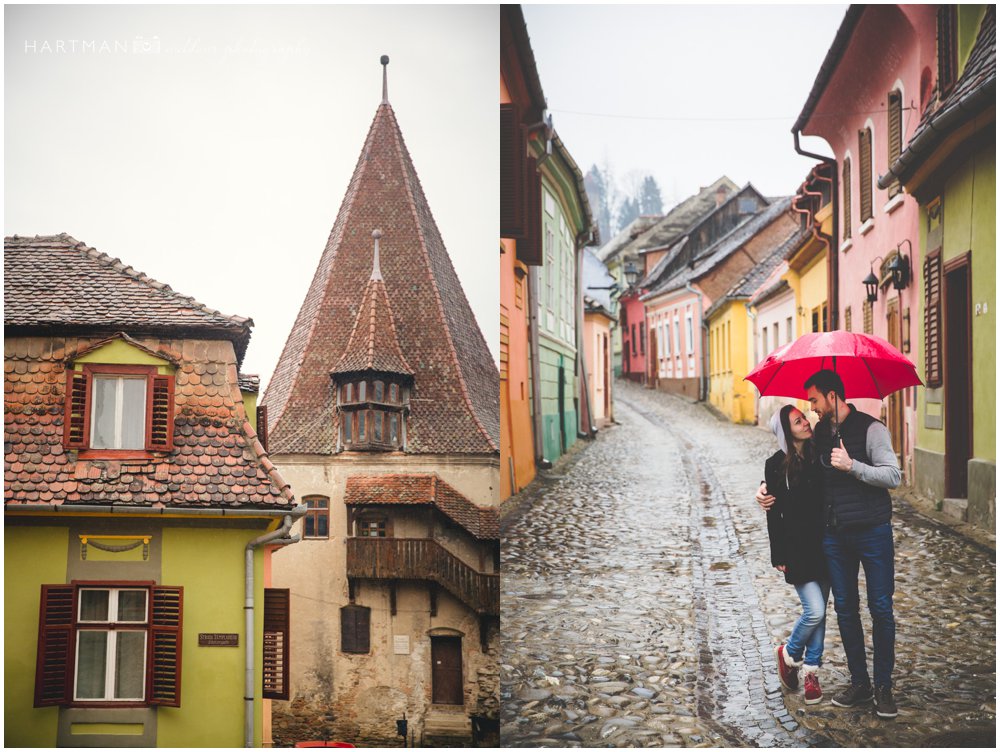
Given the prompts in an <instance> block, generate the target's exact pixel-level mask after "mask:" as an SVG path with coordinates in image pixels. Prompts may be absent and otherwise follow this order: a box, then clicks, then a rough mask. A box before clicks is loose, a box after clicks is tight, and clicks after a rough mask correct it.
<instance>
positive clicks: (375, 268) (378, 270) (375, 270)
mask: <svg viewBox="0 0 1000 752" xmlns="http://www.w3.org/2000/svg"><path fill="white" fill-rule="evenodd" d="M372 237H373V238H375V260H374V262H373V263H372V279H373V280H376V279H382V267H381V266H379V262H378V239H379V238H380V237H382V231H381V230H374V231H372Z"/></svg>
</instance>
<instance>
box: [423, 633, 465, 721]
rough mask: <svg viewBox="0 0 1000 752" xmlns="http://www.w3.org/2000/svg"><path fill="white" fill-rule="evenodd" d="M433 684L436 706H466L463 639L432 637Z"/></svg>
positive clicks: (433, 696) (433, 698)
mask: <svg viewBox="0 0 1000 752" xmlns="http://www.w3.org/2000/svg"><path fill="white" fill-rule="evenodd" d="M431 684H432V687H433V690H432V702H433V703H434V704H435V705H465V695H464V693H463V691H462V684H463V681H462V638H461V637H431Z"/></svg>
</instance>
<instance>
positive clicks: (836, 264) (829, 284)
mask: <svg viewBox="0 0 1000 752" xmlns="http://www.w3.org/2000/svg"><path fill="white" fill-rule="evenodd" d="M799 135H800V131H799V127H798V123H796V127H794V128H792V136H793V137H794V140H795V151H796V152H797V153H798V154H801V155H802V156H803V157H810V158H811V159H818V160H819V161H820V162H823V163H824V164H827V165H829V166H830V173H831V177H830V194H831V195H830V200H831V201H832V202H833V238H832V241H833V242H831V243H830V252H829V253H828V254H827V275H826V299H827V300H828V301H829V302H830V304H829V308H828V309H827V319H828V322H827V323H828V325H829V328H830V330H831V331H833V330H834V329H836V328H837V326H838V323H839V320H840V295H839V290H840V287H839V285H838V284H837V278H838V276H839V275H840V253H839V251H838V249H837V244H838V243H839V242H840V240H839V239H840V185H839V178H840V176H839V175H838V174H837V160H836V159H833V158H831V157H824V156H823V155H822V154H814V153H813V152H809V151H806V150H805V149H803V148H802V147H801V146H800V145H799Z"/></svg>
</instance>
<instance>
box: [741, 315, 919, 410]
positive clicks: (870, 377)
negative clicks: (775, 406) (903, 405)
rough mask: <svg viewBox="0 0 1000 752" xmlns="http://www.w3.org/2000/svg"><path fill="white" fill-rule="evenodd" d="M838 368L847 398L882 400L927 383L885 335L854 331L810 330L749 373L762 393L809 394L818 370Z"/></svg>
mask: <svg viewBox="0 0 1000 752" xmlns="http://www.w3.org/2000/svg"><path fill="white" fill-rule="evenodd" d="M823 369H828V370H830V371H834V372H836V373H837V374H838V375H839V376H840V378H841V379H842V380H843V382H844V393H845V394H844V396H845V398H846V399H858V398H861V397H868V398H872V399H883V398H884V397H886V396H887V395H889V394H892V393H893V392H895V391H897V390H899V389H904V388H906V387H908V386H923V382H922V381H921V380H920V377H919V376H917V368H916V366H914V365H913V363H911V362H910V360H909V359H908V358H907V357H906V356H905V355H903V353H901V352H900V351H899V350H897V349H896V348H895V347H893V346H892V345H890V344H889V343H888V342H886V341H885V340H884V339H882V338H881V337H876V336H874V335H871V334H859V333H856V332H844V331H840V330H837V331H833V332H812V333H810V334H803V335H802V336H801V337H799V338H798V339H797V340H795V341H794V342H790V343H789V344H787V345H783V346H781V347H779V348H778V349H777V350H775V351H774V352H772V353H771V354H770V355H768V356H767V357H766V358H764V360H763V361H761V362H760V364H758V366H757V367H756V368H754V369H753V371H751V372H750V373H749V374H747V376H746V381H749V382H750V383H751V384H753V385H754V386H755V387H757V391H759V392H760V395H761V396H762V397H792V398H794V399H803V400H804V399H806V390H805V388H804V387H803V384H805V383H806V381H807V380H808V379H809V377H810V376H812V375H813V374H814V373H816V372H817V371H821V370H823Z"/></svg>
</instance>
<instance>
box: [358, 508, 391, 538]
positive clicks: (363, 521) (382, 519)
mask: <svg viewBox="0 0 1000 752" xmlns="http://www.w3.org/2000/svg"><path fill="white" fill-rule="evenodd" d="M372 523H374V524H376V525H379V526H381V527H380V532H382V533H384V534H383V535H361V530H362V529H363V527H364V526H365V525H370V524H372ZM353 532H354V537H355V538H392V537H393V535H392V533H393V530H392V518H391V517H389V516H388V515H387V514H378V513H372V512H356V513H355V514H354V531H353Z"/></svg>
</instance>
